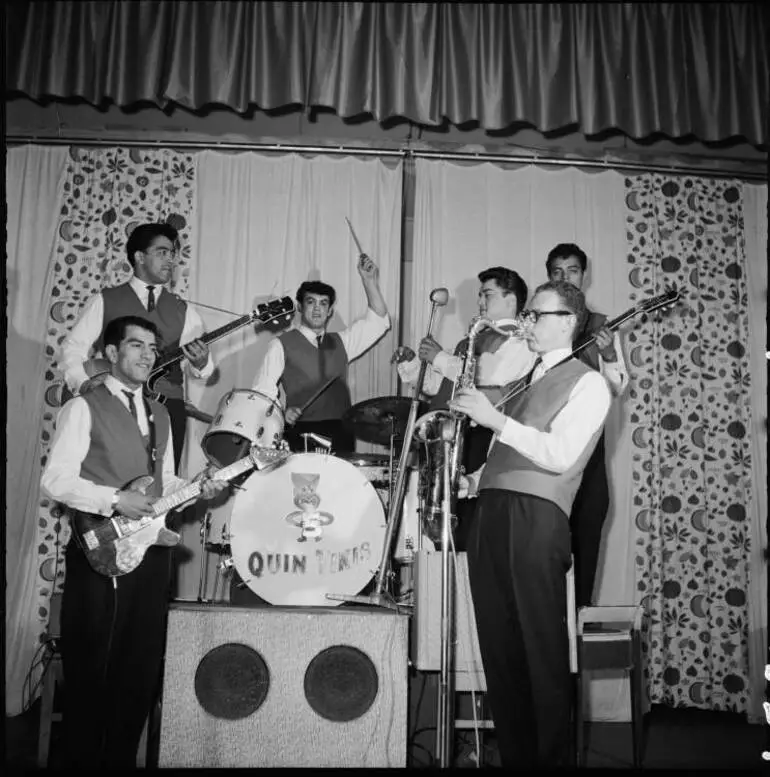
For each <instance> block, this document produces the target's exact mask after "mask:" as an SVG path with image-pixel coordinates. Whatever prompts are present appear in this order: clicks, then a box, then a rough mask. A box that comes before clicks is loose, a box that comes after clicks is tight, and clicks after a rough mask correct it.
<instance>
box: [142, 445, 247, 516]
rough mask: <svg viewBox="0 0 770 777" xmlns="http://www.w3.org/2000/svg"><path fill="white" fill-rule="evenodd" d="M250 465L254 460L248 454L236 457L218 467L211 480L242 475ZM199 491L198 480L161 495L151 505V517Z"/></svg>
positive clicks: (186, 500) (187, 499) (181, 502)
mask: <svg viewBox="0 0 770 777" xmlns="http://www.w3.org/2000/svg"><path fill="white" fill-rule="evenodd" d="M252 467H254V462H253V461H252V459H251V457H250V456H246V457H245V458H243V459H238V461H236V462H234V463H233V464H230V465H229V466H227V467H223V468H222V469H218V470H217V471H216V472H215V473H214V474H213V475H212V480H231V479H232V478H234V477H237V476H238V475H242V474H243V473H244V472H248V471H249V470H250V469H252ZM200 492H201V484H200V481H199V482H196V483H189V484H188V485H186V486H183V487H182V488H180V489H179V490H178V491H174V493H173V494H168V495H167V496H163V497H161V498H160V499H158V501H157V502H155V503H154V504H153V506H152V512H153V517H155V518H157V517H158V516H159V515H164V514H165V513H167V512H168V511H169V510H173V509H174V508H175V507H179V505H181V504H184V503H185V502H188V501H189V500H190V499H195V498H196V497H197V496H199V495H200Z"/></svg>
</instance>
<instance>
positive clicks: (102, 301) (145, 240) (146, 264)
mask: <svg viewBox="0 0 770 777" xmlns="http://www.w3.org/2000/svg"><path fill="white" fill-rule="evenodd" d="M178 252H179V235H178V233H177V231H176V229H174V227H172V226H171V225H170V224H140V225H139V226H137V227H136V228H135V229H134V231H133V232H132V233H131V235H130V236H129V238H128V241H127V243H126V254H127V256H128V262H129V264H130V265H131V267H132V268H133V271H134V275H133V277H132V278H131V280H130V281H128V282H127V283H123V284H121V285H120V286H116V287H113V288H107V289H103V290H102V291H101V292H100V293H98V294H95V295H94V296H93V297H91V299H89V300H88V302H87V303H86V304H85V307H84V308H83V312H82V314H81V316H80V319H79V320H78V321H77V323H76V324H75V326H74V327H73V328H72V330H71V331H70V332H69V334H68V335H67V337H66V338H65V339H64V342H63V343H62V346H61V353H60V355H59V366H60V367H61V370H62V372H63V374H64V379H65V381H66V383H67V387H68V388H69V390H70V391H71V392H72V393H73V394H75V395H77V394H85V393H87V392H88V391H90V390H91V389H93V388H95V387H96V386H98V385H101V384H102V383H103V382H104V380H105V378H106V376H107V375H108V374H109V373H108V372H102V373H100V374H96V375H94V376H93V377H89V375H88V373H87V372H86V364H87V362H88V359H89V353H90V352H91V349H92V348H94V349H95V351H96V352H97V353H99V352H101V351H103V349H104V342H103V339H104V331H105V329H106V327H107V325H108V324H109V323H110V321H112V320H113V319H115V318H119V317H121V316H127V315H133V316H141V317H143V318H146V319H148V320H149V321H152V323H153V324H155V325H156V326H157V327H158V329H159V331H160V334H161V342H162V345H163V348H164V350H166V351H168V352H170V351H173V350H176V349H177V348H178V347H179V346H180V343H181V344H183V350H184V353H185V356H186V359H185V360H184V362H183V367H181V368H180V367H179V366H176V367H174V368H172V369H171V370H170V371H169V372H168V374H167V375H166V376H165V377H164V378H162V379H161V380H160V381H158V384H157V389H158V391H159V392H160V393H162V394H163V395H164V396H165V397H166V403H165V404H166V408H167V409H168V412H169V415H170V416H171V426H172V430H173V433H174V434H173V440H174V464H175V466H176V467H177V469H178V468H179V463H180V461H181V457H182V449H183V447H184V438H185V428H186V420H187V416H186V414H185V408H184V386H183V382H184V376H187V377H188V378H194V379H196V380H205V379H206V378H208V377H209V376H210V375H211V373H212V372H213V370H214V364H213V362H212V359H211V356H210V354H209V349H208V346H207V345H206V344H205V343H204V342H202V341H201V340H200V339H197V338H200V336H201V335H202V334H203V322H202V321H201V318H200V316H199V315H198V313H197V312H196V311H195V310H193V309H192V308H191V307H190V306H189V305H188V304H187V303H186V302H184V301H183V300H182V299H180V298H179V297H178V296H176V295H175V294H172V293H171V292H170V291H168V290H167V289H166V288H165V285H166V284H167V283H168V282H169V281H170V280H171V273H172V270H173V267H174V264H175V262H176V257H177V255H178Z"/></svg>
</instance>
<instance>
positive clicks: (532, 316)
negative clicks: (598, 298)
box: [521, 310, 575, 324]
mask: <svg viewBox="0 0 770 777" xmlns="http://www.w3.org/2000/svg"><path fill="white" fill-rule="evenodd" d="M574 315H575V314H574V313H573V312H572V311H571V310H522V311H521V318H523V319H525V320H527V321H530V322H532V323H533V324H536V323H537V322H538V321H539V320H540V317H541V316H574Z"/></svg>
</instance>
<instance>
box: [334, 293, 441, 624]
mask: <svg viewBox="0 0 770 777" xmlns="http://www.w3.org/2000/svg"><path fill="white" fill-rule="evenodd" d="M430 301H431V310H430V321H429V323H428V334H427V336H428V337H430V336H431V332H432V329H433V322H434V319H435V316H436V309H437V308H439V307H443V306H444V305H446V303H447V302H448V301H449V292H448V291H447V290H446V289H444V288H438V289H433V291H431V293H430ZM427 368H428V364H427V362H426V361H421V362H420V372H419V375H418V377H417V381H416V383H415V386H414V392H413V394H412V398H411V400H404V398H402V397H393V399H395V400H398V402H395V403H391V404H392V405H393V407H394V408H398V409H401V408H405V407H407V405H406V404H405V403H406V402H408V408H409V410H408V413H407V414H406V422H405V424H404V432H403V445H402V448H401V456H400V458H399V462H398V469H397V471H396V483H395V487H394V489H393V492H392V496H391V498H390V502H389V504H388V521H387V528H386V532H385V541H384V542H383V544H382V556H381V558H380V565H379V568H378V570H377V579H376V585H375V590H374V591H373V592H372V593H371V594H370V595H369V596H368V597H367V596H356V597H345V596H342V595H340V594H327V595H326V596H327V598H328V599H336V600H338V601H352V602H357V603H362V604H372V605H375V606H379V607H387V608H389V609H395V610H398V607H399V606H398V603H397V602H396V601H395V599H393V597H392V596H390V595H389V594H387V593H386V591H385V579H386V577H388V571H389V567H390V563H389V562H390V552H391V547H392V545H393V538H394V536H395V533H396V528H397V526H398V523H399V521H400V520H401V512H402V510H403V505H404V493H405V491H406V475H407V461H408V459H409V454H410V448H411V446H412V439H413V437H414V426H415V422H416V421H417V416H418V413H419V410H420V404H421V402H420V393H421V392H422V386H423V383H424V381H425V372H426V371H427ZM382 404H383V403H380V405H379V406H378V405H377V404H374V403H360V404H359V405H356V406H355V407H356V408H359V407H360V406H361V405H364V406H365V407H366V409H367V410H369V411H373V410H375V409H376V410H378V411H379V409H380V408H381V406H382ZM352 409H353V408H351V410H352ZM369 415H370V416H371V415H374V413H373V412H370V413H369ZM393 415H396V413H393ZM369 442H378V440H377V439H375V440H369Z"/></svg>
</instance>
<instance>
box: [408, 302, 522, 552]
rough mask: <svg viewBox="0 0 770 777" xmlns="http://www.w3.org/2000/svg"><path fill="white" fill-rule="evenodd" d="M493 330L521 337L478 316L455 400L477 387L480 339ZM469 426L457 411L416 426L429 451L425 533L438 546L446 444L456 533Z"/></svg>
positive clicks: (423, 512) (442, 412)
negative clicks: (484, 331)
mask: <svg viewBox="0 0 770 777" xmlns="http://www.w3.org/2000/svg"><path fill="white" fill-rule="evenodd" d="M487 328H489V329H493V330H494V331H495V332H498V333H499V334H501V335H505V336H506V337H514V336H519V335H520V334H521V332H520V330H519V329H518V328H516V329H513V330H507V329H502V328H500V327H498V326H497V325H496V324H495V322H494V321H492V319H489V318H485V317H484V316H477V317H476V318H474V319H473V320H472V321H471V325H470V327H469V329H468V347H467V348H466V350H465V354H464V356H463V362H462V367H461V370H460V373H459V374H458V376H457V378H456V379H455V382H454V386H453V387H452V397H451V398H454V396H455V394H456V393H457V392H458V391H460V390H462V389H466V388H473V387H474V386H475V385H476V370H477V367H478V357H477V356H476V338H477V337H478V335H479V332H481V330H482V329H487ZM467 426H468V417H467V416H466V415H464V414H463V413H457V412H455V411H453V410H431V411H429V412H428V413H425V414H424V415H422V416H420V418H418V419H417V422H416V424H415V436H416V437H417V439H418V440H420V441H421V442H423V443H425V446H426V451H427V458H428V462H427V466H426V468H425V474H426V476H427V478H428V479H429V485H428V487H427V489H425V493H426V496H425V498H424V500H421V502H423V501H424V504H423V505H421V507H422V509H421V511H420V512H421V518H422V525H423V533H424V534H425V535H426V536H427V537H428V538H429V539H430V540H432V541H433V542H434V543H438V541H439V539H440V537H441V518H442V502H443V498H444V473H443V470H444V467H445V466H446V464H445V462H444V454H443V445H442V443H443V442H444V441H447V440H451V443H452V444H451V453H450V460H449V483H450V498H451V499H452V529H453V530H454V529H455V527H456V524H457V516H456V515H455V513H456V510H455V507H454V502H455V500H456V498H457V491H458V488H459V483H460V475H462V474H463V467H462V460H463V451H464V447H465V445H464V443H465V432H466V429H467Z"/></svg>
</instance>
